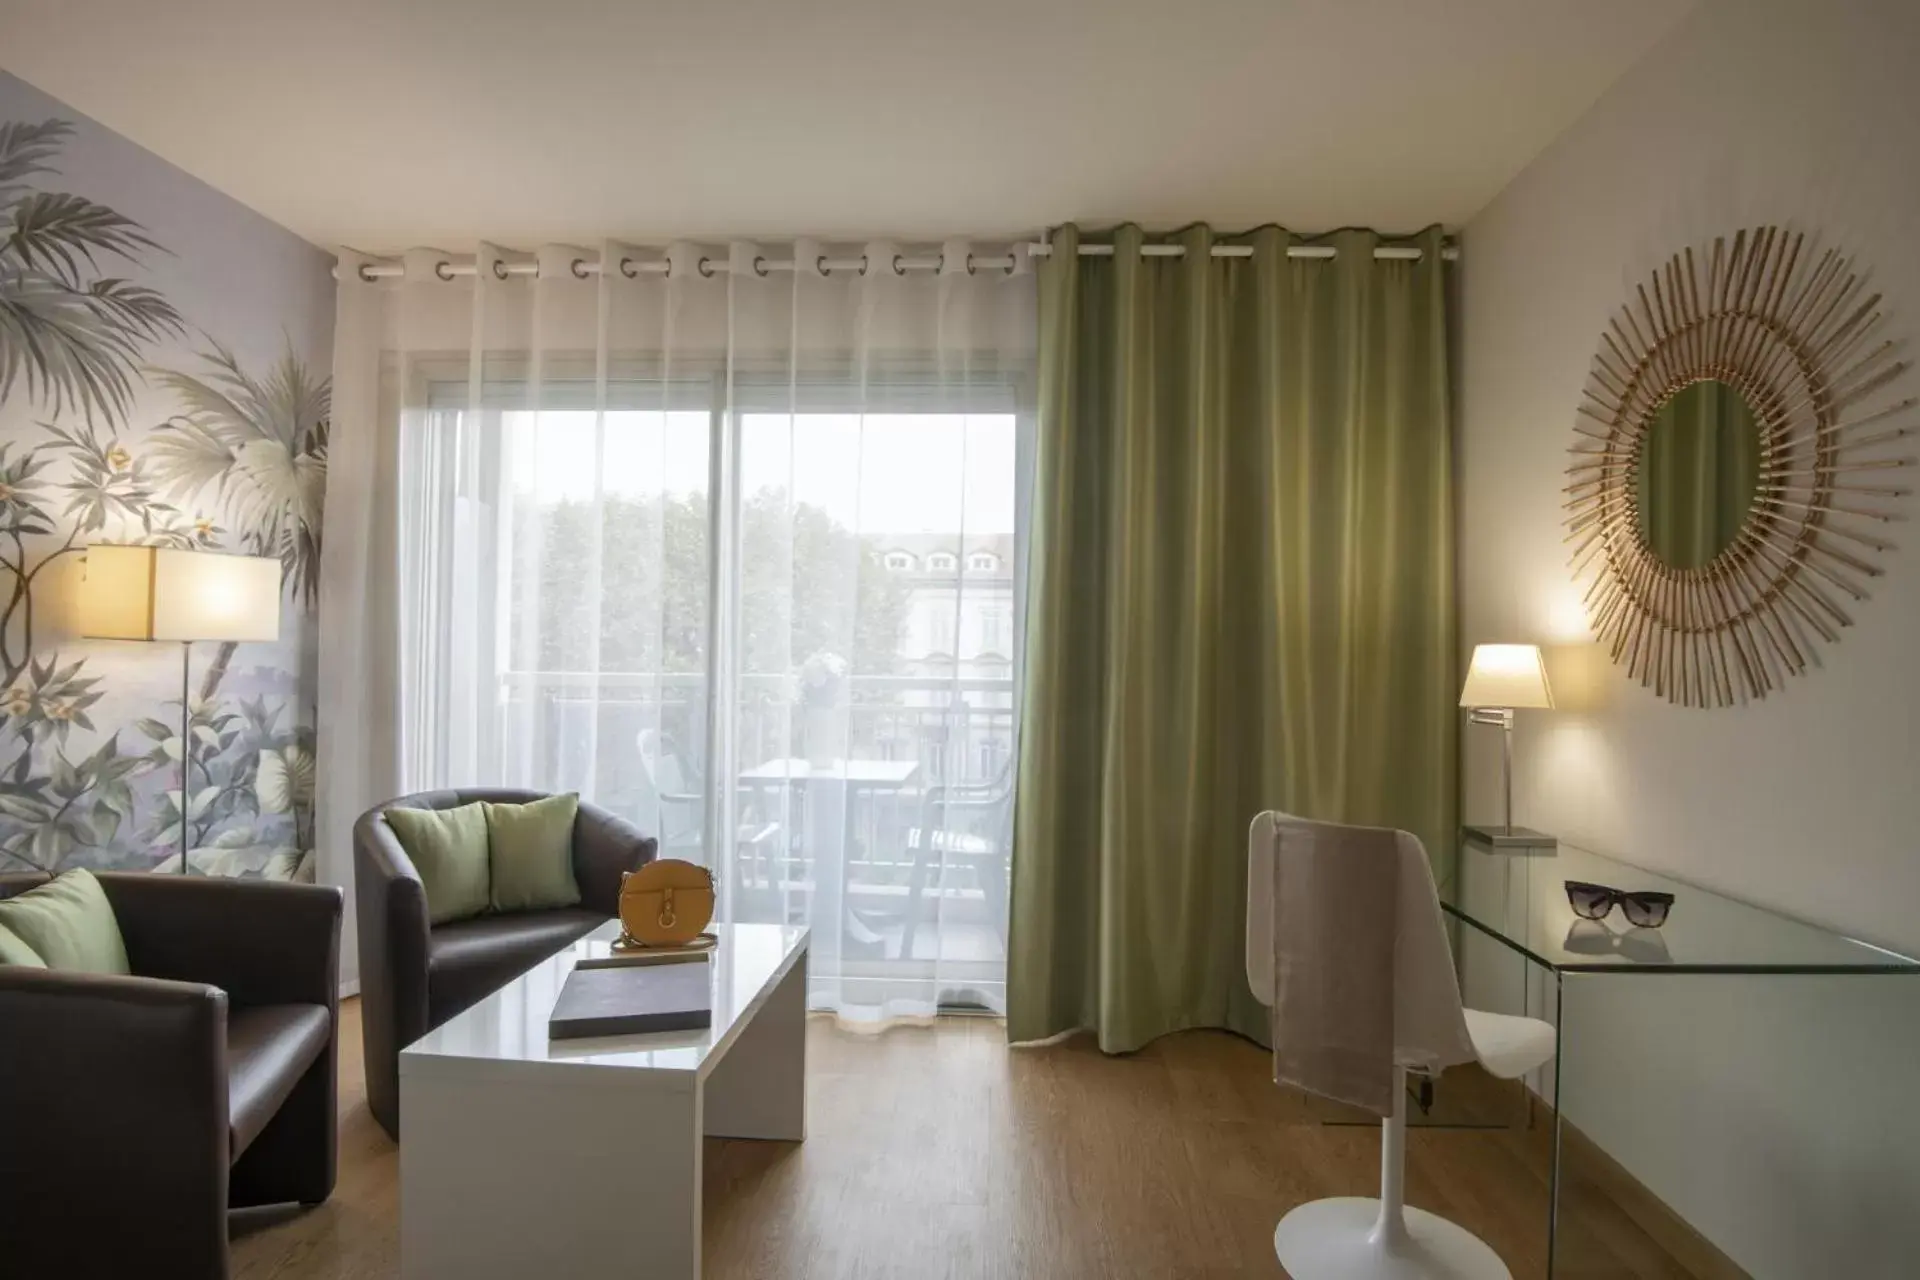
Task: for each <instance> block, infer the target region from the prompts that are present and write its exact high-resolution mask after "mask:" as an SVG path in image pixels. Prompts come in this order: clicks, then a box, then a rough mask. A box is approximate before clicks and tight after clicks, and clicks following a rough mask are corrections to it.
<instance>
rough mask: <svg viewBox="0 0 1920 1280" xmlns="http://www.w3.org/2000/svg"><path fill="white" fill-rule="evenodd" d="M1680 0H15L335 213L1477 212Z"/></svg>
mask: <svg viewBox="0 0 1920 1280" xmlns="http://www.w3.org/2000/svg"><path fill="white" fill-rule="evenodd" d="M1691 5H1692V0H1606V2H1605V3H1595V2H1594V0H1451V2H1450V3H1445V4H1442V3H1439V2H1438V0H1105V2H1104V3H1100V2H1085V3H1074V2H1072V0H1026V2H1025V3H1022V2H1021V0H946V2H944V3H933V2H931V0H680V2H678V3H668V2H665V0H627V2H626V3H615V2H613V0H601V2H600V3H595V2H594V0H384V2H383V0H299V2H298V3H294V2H292V0H0V63H4V65H5V67H6V69H7V70H9V71H11V72H13V73H14V74H16V75H18V76H20V77H21V78H22V79H25V80H27V81H29V82H30V83H32V84H34V85H37V86H38V87H39V88H41V89H42V90H44V91H46V92H48V93H51V94H53V95H54V96H56V97H59V98H61V99H63V100H65V101H66V102H67V103H69V104H70V105H72V106H73V107H74V108H76V109H77V110H80V111H83V112H85V113H87V114H89V115H91V116H93V117H95V118H96V119H98V120H100V121H102V122H103V123H105V124H107V125H108V126H110V127H112V128H114V129H116V130H118V131H120V132H121V133H123V134H125V135H127V136H128V137H130V138H132V139H134V140H135V141H137V142H139V143H142V144H144V145H145V146H147V147H148V148H150V149H152V150H153V151H155V152H158V153H159V154H160V155H162V156H164V157H165V158H167V159H168V160H171V161H173V162H174V163H175V164H178V165H180V166H181V167H182V168H184V169H186V170H188V171H189V172H191V173H193V174H195V175H197V176H199V177H201V178H203V179H205V180H206V181H207V182H209V183H211V184H213V185H214V186H215V187H218V188H220V189H221V190H223V191H226V192H228V193H230V194H231V195H233V196H235V197H237V198H238V199H240V200H241V201H243V202H245V203H246V204H249V205H251V206H253V207H254V208H255V209H258V210H259V211H260V212H262V213H264V214H266V215H267V216H268V217H271V218H273V219H275V220H277V221H279V222H281V223H284V224H285V225H287V226H289V227H291V228H293V229H294V230H295V231H297V232H299V233H300V234H301V235H304V236H306V237H308V238H309V239H311V240H313V241H315V242H317V243H320V244H325V245H333V244H350V245H355V246H357V247H360V248H364V249H370V250H388V249H395V248H400V247H404V246H408V245H416V244H438V245H443V246H445V245H461V244H465V243H470V242H472V241H474V240H477V239H480V238H482V237H485V238H488V239H492V240H497V241H503V242H506V243H510V244H516V245H518V244H527V243H532V242H536V241H540V240H576V241H592V240H595V239H598V238H601V237H604V236H609V235H615V236H625V237H629V238H634V239H654V238H660V237H666V236H672V235H676V234H692V235H703V236H715V237H719V236H726V235H761V236H767V237H773V236H786V235H794V234H822V235H864V234H881V233H891V234H897V235H901V236H904V237H938V236H940V235H942V234H943V233H976V234H989V233H994V232H1016V231H1026V230H1032V229H1035V228H1038V227H1040V226H1043V225H1046V224H1049V223H1054V222H1060V221H1065V220H1069V219H1077V220H1080V221H1083V222H1106V221H1113V220H1118V219H1133V220H1137V221H1140V222H1143V223H1146V224H1148V225H1153V226H1167V225H1176V224H1179V223H1182V222H1186V221H1190V220H1194V219H1206V220H1209V221H1212V222H1214V223H1215V224H1216V225H1219V226H1221V227H1225V228H1236V229H1237V228H1241V227H1246V226H1251V225H1254V224H1258V223H1264V222H1269V221H1274V222H1280V223H1283V224H1286V225H1288V226H1291V227H1294V228H1296V229H1299V230H1321V229H1326V228H1331V227H1338V226H1344V225H1351V224H1363V225H1369V226H1374V227H1378V228H1380V229H1382V230H1413V229H1416V228H1418V227H1421V226H1423V225H1426V224H1428V223H1432V222H1441V223H1445V224H1448V225H1458V224H1460V223H1462V222H1464V221H1465V220H1466V219H1467V218H1468V217H1469V216H1470V215H1472V214H1473V213H1474V212H1475V211H1476V210H1478V209H1479V208H1480V206H1481V205H1483V204H1484V203H1486V202H1487V201H1488V200H1489V199H1491V198H1492V197H1493V196H1494V195H1495V194H1496V193H1497V192H1498V191H1499V190H1500V188H1501V187H1502V186H1503V185H1504V184H1505V183H1506V182H1507V181H1508V180H1509V179H1510V178H1512V177H1513V175H1514V174H1515V173H1517V172H1518V171H1519V170H1520V169H1521V168H1522V167H1523V166H1524V165H1525V164H1526V162H1527V161H1528V160H1529V159H1531V158H1532V157H1533V156H1534V155H1535V154H1537V153H1538V152H1539V151H1540V150H1541V149H1542V148H1543V147H1544V146H1545V145H1546V144H1547V142H1548V141H1550V140H1551V139H1552V138H1553V136H1554V135H1555V134H1556V133H1558V132H1559V131H1560V130H1562V129H1564V128H1565V127H1566V126H1567V125H1568V124H1570V123H1572V122H1573V121H1574V120H1575V119H1576V118H1577V117H1578V116H1579V115H1580V113H1581V112H1582V111H1583V110H1584V109H1585V108H1586V107H1587V106H1588V105H1589V104H1590V103H1591V102H1592V101H1593V100H1594V99H1595V98H1596V97H1598V96H1599V94H1600V93H1601V92H1602V91H1603V90H1604V89H1605V88H1606V87H1607V86H1608V85H1609V84H1611V83H1612V82H1613V80H1614V79H1615V78H1616V77H1617V76H1619V75H1620V73H1621V72H1622V71H1624V70H1625V69H1626V68H1627V67H1628V66H1629V65H1630V64H1631V63H1632V62H1633V61H1634V59H1635V58H1636V57H1637V56H1638V55H1639V54H1640V53H1642V52H1643V51H1644V50H1646V49H1647V48H1648V47H1649V46H1650V45H1652V44H1653V43H1654V42H1655V41H1656V40H1658V38H1659V37H1660V36H1661V35H1662V34H1663V33H1664V32H1665V31H1666V30H1667V29H1668V28H1669V27H1671V26H1672V24H1673V23H1674V22H1675V21H1676V20H1677V19H1678V18H1679V17H1680V15H1681V14H1682V13H1684V12H1685V11H1686V10H1687V9H1688V8H1690V7H1691Z"/></svg>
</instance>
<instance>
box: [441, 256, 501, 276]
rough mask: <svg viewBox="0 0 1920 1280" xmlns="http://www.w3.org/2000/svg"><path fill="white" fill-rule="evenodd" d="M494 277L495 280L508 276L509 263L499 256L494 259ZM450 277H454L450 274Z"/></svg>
mask: <svg viewBox="0 0 1920 1280" xmlns="http://www.w3.org/2000/svg"><path fill="white" fill-rule="evenodd" d="M493 278H494V279H495V280H505V279H506V278H507V264H506V263H505V262H504V261H502V260H501V259H499V258H495V259H494V260H493ZM448 279H452V277H451V276H449V277H448Z"/></svg>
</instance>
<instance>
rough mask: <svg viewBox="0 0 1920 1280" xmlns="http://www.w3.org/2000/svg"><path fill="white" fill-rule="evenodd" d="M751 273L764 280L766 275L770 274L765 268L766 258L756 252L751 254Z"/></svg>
mask: <svg viewBox="0 0 1920 1280" xmlns="http://www.w3.org/2000/svg"><path fill="white" fill-rule="evenodd" d="M753 274H755V275H757V276H759V277H760V278H761V279H762V280H765V279H766V278H767V276H768V275H770V274H771V272H769V271H768V270H767V260H766V258H765V257H763V256H761V255H760V254H757V253H756V254H754V255H753Z"/></svg>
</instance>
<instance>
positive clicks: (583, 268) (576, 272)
mask: <svg viewBox="0 0 1920 1280" xmlns="http://www.w3.org/2000/svg"><path fill="white" fill-rule="evenodd" d="M572 270H573V278H574V279H575V280H585V279H586V278H587V260H586V259H585V258H575V259H574V260H573V267H572Z"/></svg>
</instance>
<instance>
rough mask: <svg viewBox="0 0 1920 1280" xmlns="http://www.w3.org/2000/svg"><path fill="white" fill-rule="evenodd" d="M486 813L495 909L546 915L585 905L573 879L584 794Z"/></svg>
mask: <svg viewBox="0 0 1920 1280" xmlns="http://www.w3.org/2000/svg"><path fill="white" fill-rule="evenodd" d="M486 810H487V835H488V839H489V842H490V843H491V844H492V846H493V909H494V910H495V911H545V910H548V909H550V908H553V907H571V906H573V905H575V904H576V903H578V902H579V901H580V885H579V883H578V882H577V881H576V880H574V878H573V820H574V818H575V817H576V816H577V815H578V814H579V812H580V797H579V796H577V795H572V794H569V795H564V796H548V797H547V798H546V799H545V800H534V801H532V802H530V803H528V804H489V805H487V806H486Z"/></svg>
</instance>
